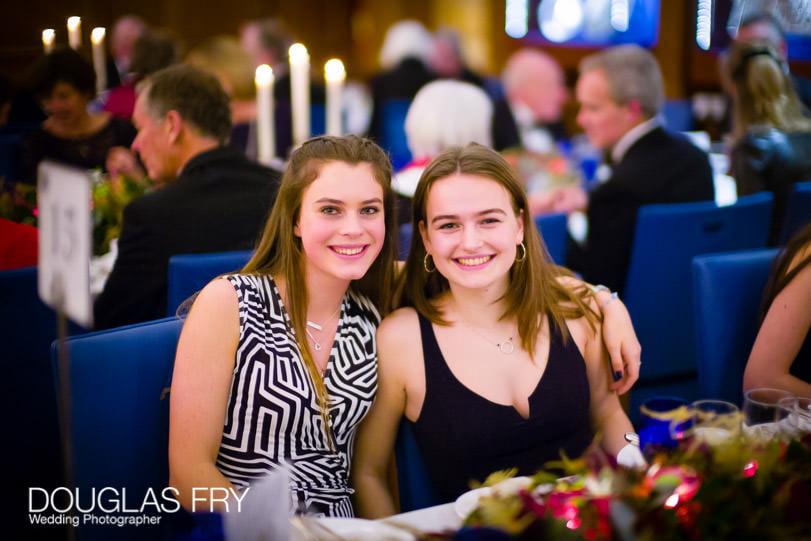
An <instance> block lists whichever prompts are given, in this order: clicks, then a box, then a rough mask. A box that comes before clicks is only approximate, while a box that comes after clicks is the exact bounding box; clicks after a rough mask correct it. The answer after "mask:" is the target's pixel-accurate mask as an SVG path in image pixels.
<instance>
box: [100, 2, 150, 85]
mask: <svg viewBox="0 0 811 541" xmlns="http://www.w3.org/2000/svg"><path fill="white" fill-rule="evenodd" d="M146 30H147V24H146V22H145V21H144V20H143V19H142V18H141V17H139V16H137V15H131V14H130V15H123V16H121V17H119V18H118V19H116V21H115V23H114V24H113V29H112V31H111V32H110V58H109V60H108V63H107V86H108V87H109V88H115V87H117V86H119V85H121V83H123V82H124V81H126V80H127V76H128V75H129V74H130V71H132V55H133V47H134V46H135V42H136V41H137V40H138V38H140V37H141V36H142V35H144V33H145V32H146Z"/></svg>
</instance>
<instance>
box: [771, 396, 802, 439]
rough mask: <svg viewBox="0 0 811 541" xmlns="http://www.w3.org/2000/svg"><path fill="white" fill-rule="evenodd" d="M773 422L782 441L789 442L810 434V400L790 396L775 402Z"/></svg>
mask: <svg viewBox="0 0 811 541" xmlns="http://www.w3.org/2000/svg"><path fill="white" fill-rule="evenodd" d="M774 420H775V422H776V423H777V425H778V427H779V433H780V435H781V437H782V438H783V439H784V440H791V439H795V438H798V437H801V436H803V435H805V434H808V433H809V432H811V398H807V397H799V396H790V397H785V398H781V399H780V400H778V402H777V409H776V411H775V418H774Z"/></svg>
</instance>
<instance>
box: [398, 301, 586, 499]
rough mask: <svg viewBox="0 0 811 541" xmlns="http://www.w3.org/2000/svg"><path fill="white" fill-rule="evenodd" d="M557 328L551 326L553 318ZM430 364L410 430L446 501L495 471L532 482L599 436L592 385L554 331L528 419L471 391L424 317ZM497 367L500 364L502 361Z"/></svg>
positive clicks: (571, 348)
mask: <svg viewBox="0 0 811 541" xmlns="http://www.w3.org/2000/svg"><path fill="white" fill-rule="evenodd" d="M549 319H550V321H551V318H549ZM419 320H420V333H421V335H422V350H423V358H424V359H425V401H424V403H423V406H422V411H421V412H420V416H419V418H418V419H417V421H416V422H415V423H412V428H413V430H414V436H415V439H416V441H417V445H418V447H419V449H420V452H421V453H422V457H423V459H424V461H425V465H426V467H427V469H428V473H429V476H430V477H431V481H432V482H433V484H434V487H435V488H436V491H437V493H438V494H439V496H440V497H441V499H442V500H443V501H452V500H454V499H456V498H457V497H458V496H459V495H461V494H462V493H464V492H466V491H467V490H469V489H470V486H469V482H470V481H471V480H473V479H476V480H478V481H483V480H484V479H485V478H486V477H487V476H488V475H489V474H490V473H492V472H494V471H497V470H505V469H509V468H518V475H531V474H533V473H535V472H536V471H538V470H539V469H541V468H542V467H543V466H544V464H545V463H546V462H548V461H550V460H558V459H560V456H561V455H560V454H561V452H563V453H565V454H566V456H568V457H570V458H576V457H579V456H580V455H582V454H583V452H584V451H585V450H586V448H587V447H588V446H589V444H590V443H591V441H592V439H593V437H594V434H593V432H592V430H591V418H590V416H589V398H590V394H589V382H588V376H587V374H586V365H585V361H584V359H583V356H582V355H581V354H580V351H579V350H578V348H577V345H576V344H575V343H574V341H573V340H571V339H570V340H568V341H567V342H566V343H565V344H564V342H563V337H562V335H561V334H560V331H559V330H558V329H556V328H555V327H554V326H553V325H551V324H550V336H551V343H550V347H549V361H548V362H547V365H546V370H545V371H544V373H543V375H542V377H541V379H540V381H539V382H538V385H537V387H536V388H535V390H534V391H533V392H532V394H531V395H530V397H529V410H530V411H529V418H528V419H524V418H523V417H522V416H521V415H520V414H519V413H518V411H516V409H515V408H513V407H512V406H505V405H501V404H496V403H494V402H491V401H490V400H487V399H486V398H484V397H482V396H480V395H478V394H476V393H475V392H473V391H472V390H470V389H469V388H467V387H465V386H464V385H463V384H462V383H461V382H460V381H459V380H458V379H456V377H455V376H454V375H453V373H452V372H451V370H450V368H449V367H448V365H447V364H446V362H445V358H444V357H443V356H442V352H441V351H440V349H439V345H438V344H437V341H436V336H435V335H434V330H433V327H432V326H431V322H430V321H428V320H427V319H425V318H424V317H423V316H422V315H420V316H419ZM493 362H498V359H497V358H494V359H493Z"/></svg>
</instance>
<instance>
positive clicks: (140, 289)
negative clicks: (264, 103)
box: [94, 147, 280, 329]
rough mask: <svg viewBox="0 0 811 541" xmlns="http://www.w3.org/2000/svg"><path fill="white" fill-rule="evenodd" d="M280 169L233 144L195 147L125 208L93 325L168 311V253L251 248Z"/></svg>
mask: <svg viewBox="0 0 811 541" xmlns="http://www.w3.org/2000/svg"><path fill="white" fill-rule="evenodd" d="M279 179H280V173H279V172H278V171H275V170H273V169H270V168H267V167H264V166H262V165H259V164H257V163H255V162H252V161H249V160H248V159H247V158H245V157H244V156H243V155H241V154H240V153H239V152H237V151H235V150H233V149H231V148H230V147H221V148H217V149H214V150H210V151H207V152H203V153H202V154H198V155H197V156H195V157H194V158H192V159H191V160H189V162H188V163H187V164H186V166H185V167H184V168H183V171H182V172H181V174H180V176H179V177H178V178H177V180H176V181H174V182H173V183H171V184H169V185H168V186H165V187H163V188H159V189H158V190H156V191H154V192H152V193H149V194H147V195H144V196H143V197H141V198H139V199H136V200H134V201H132V202H131V203H130V204H129V205H127V206H126V207H125V208H124V219H123V223H122V227H121V238H120V239H119V241H118V258H117V259H116V262H115V265H114V266H113V270H112V273H111V274H110V277H109V279H108V280H107V284H106V285H105V287H104V291H103V292H102V293H101V295H99V297H98V298H97V299H96V302H95V306H94V316H95V323H96V328H98V329H105V328H109V327H117V326H120V325H127V324H130V323H137V322H140V321H147V320H151V319H157V318H161V317H164V316H166V296H167V270H168V263H169V257H170V256H172V255H176V254H185V253H205V252H222V251H232V250H250V249H252V248H253V247H254V244H255V242H256V240H257V239H258V237H259V235H260V234H261V232H262V229H263V227H264V224H265V220H266V218H267V216H268V214H269V212H270V209H271V207H272V206H273V202H274V201H275V199H276V194H277V192H278V185H279Z"/></svg>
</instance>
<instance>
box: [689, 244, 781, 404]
mask: <svg viewBox="0 0 811 541" xmlns="http://www.w3.org/2000/svg"><path fill="white" fill-rule="evenodd" d="M777 251H778V249H777V248H770V249H765V250H749V251H742V252H731V253H726V254H709V255H701V256H697V257H696V258H695V259H693V269H692V270H693V302H694V307H695V308H694V309H695V340H696V363H697V365H698V383H699V387H700V389H701V396H702V397H703V398H717V399H721V400H727V401H729V402H732V403H733V404H740V403H741V401H742V399H743V393H742V391H741V389H742V387H743V371H744V368H746V359H747V358H748V357H749V352H750V350H751V349H752V344H754V342H755V337H756V336H757V333H758V320H759V313H760V305H761V301H762V300H763V290H764V288H765V286H766V282H767V281H768V279H769V274H770V272H771V268H772V263H773V261H774V258H775V256H776V255H777Z"/></svg>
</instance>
